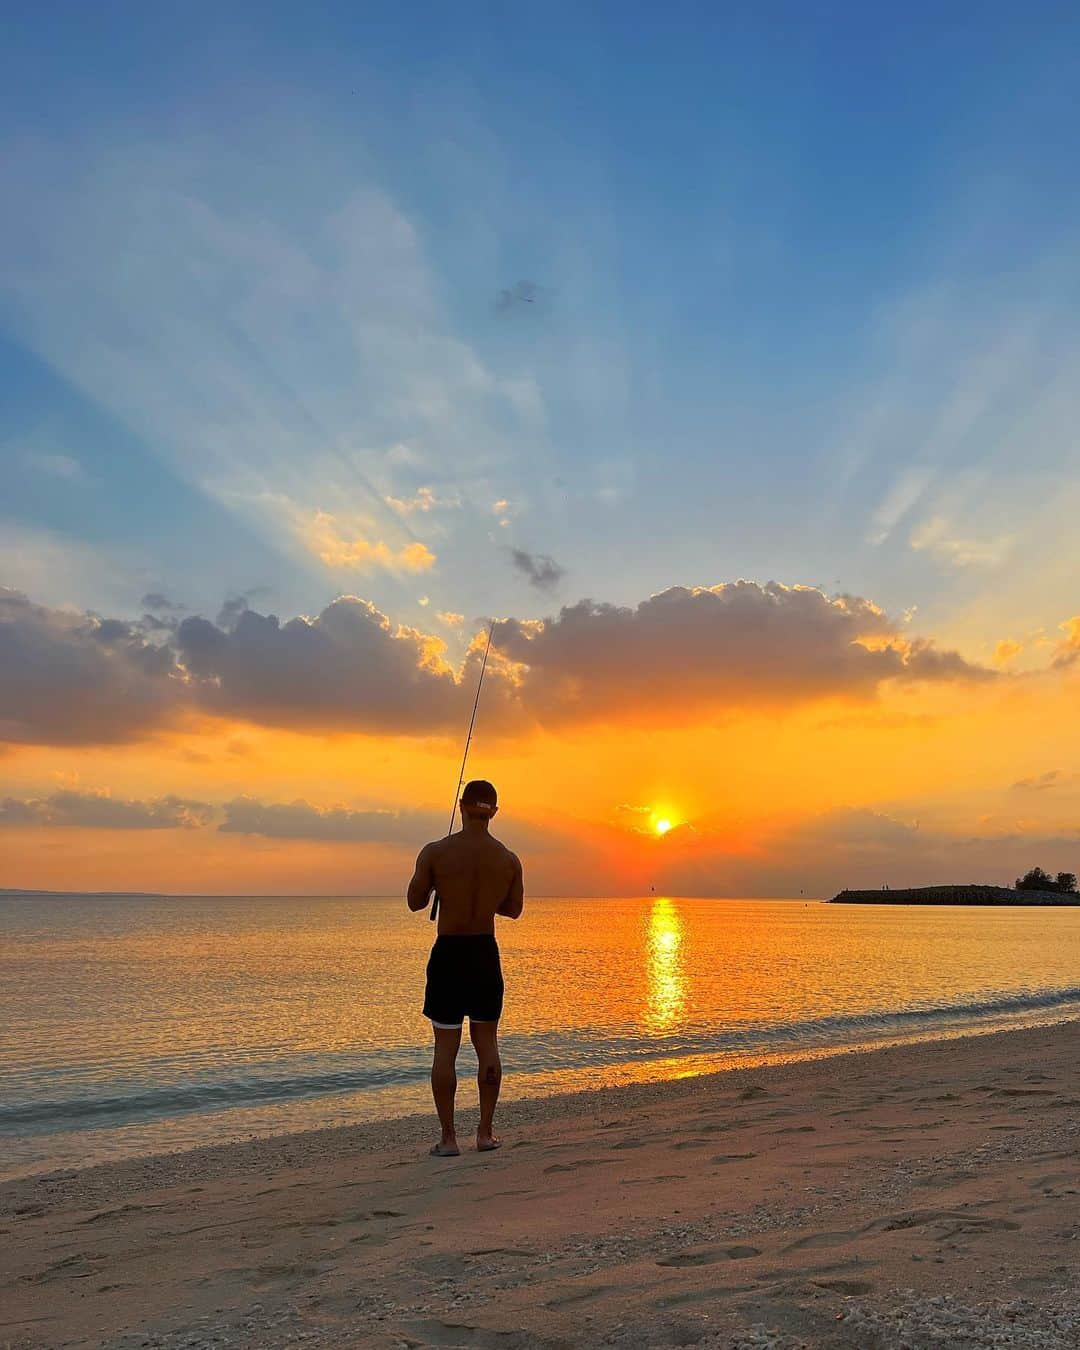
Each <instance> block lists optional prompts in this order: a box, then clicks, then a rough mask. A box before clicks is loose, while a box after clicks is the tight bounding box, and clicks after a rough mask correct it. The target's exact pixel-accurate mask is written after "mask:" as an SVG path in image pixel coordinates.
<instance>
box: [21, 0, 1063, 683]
mask: <svg viewBox="0 0 1080 1350" xmlns="http://www.w3.org/2000/svg"><path fill="white" fill-rule="evenodd" d="M9 13H10V14H11V16H12V17H11V18H10V20H9V24H10V28H11V32H10V33H9V35H8V36H9V40H8V41H7V42H6V44H5V45H6V54H5V56H4V57H3V64H4V70H3V79H2V80H0V118H2V122H3V126H4V127H5V132H4V136H3V162H2V169H0V173H2V175H3V179H4V196H5V201H6V202H7V203H8V206H7V208H6V210H5V214H4V219H3V221H0V249H2V253H0V281H2V283H3V286H2V289H3V299H2V302H0V455H2V457H3V468H4V482H5V492H4V500H3V504H2V506H0V543H2V545H3V552H4V554H5V558H6V568H7V570H8V573H9V576H8V577H7V578H6V580H8V582H9V584H13V585H15V586H17V587H18V588H20V589H23V590H26V591H28V592H29V593H31V594H32V595H33V597H34V598H35V599H39V600H41V601H43V602H46V603H50V604H60V603H71V604H75V605H78V606H86V607H90V608H94V609H98V610H101V611H103V612H109V613H122V614H133V613H136V612H137V611H138V608H139V601H140V598H141V596H142V595H143V594H144V593H145V592H147V591H151V590H155V591H162V592H164V593H165V594H167V595H169V596H170V597H171V598H173V599H175V600H176V601H177V602H179V603H182V604H184V605H185V606H187V607H189V608H191V609H195V610H198V611H201V612H204V613H209V614H212V613H213V612H214V611H215V610H216V608H217V606H218V605H219V604H220V603H221V601H222V600H223V599H224V598H225V597H226V596H227V595H230V594H237V593H245V594H253V595H256V596H257V597H259V598H260V603H261V605H262V606H263V607H265V608H273V609H275V610H276V611H277V612H280V613H294V612H298V611H303V612H314V611H317V610H318V609H321V608H322V606H323V605H325V604H326V603H327V602H328V601H329V600H330V599H331V598H332V597H333V596H334V595H335V594H337V593H338V592H341V591H346V592H352V593H356V594H360V595H362V596H365V597H367V598H370V599H372V600H374V601H375V602H376V603H377V604H378V605H379V606H380V608H382V609H384V610H386V611H387V612H388V613H390V614H392V615H393V616H394V618H395V619H399V620H402V621H405V622H410V623H415V624H417V625H422V626H426V627H428V628H430V627H431V626H432V624H431V619H430V615H432V614H433V613H434V612H435V611H436V610H443V611H454V612H462V613H464V614H465V615H466V616H468V617H470V618H471V617H473V616H475V615H479V614H485V613H488V612H492V611H495V612H500V613H513V614H517V615H530V614H543V613H546V612H550V611H551V610H552V609H553V608H555V607H557V606H558V605H559V604H561V603H568V602H571V601H573V600H576V599H578V598H580V597H581V596H584V595H589V596H592V597H594V598H596V599H602V600H611V601H615V602H619V603H623V604H636V603H637V602H638V601H640V600H641V599H642V598H644V597H645V596H647V595H649V594H650V593H652V592H655V591H658V590H661V589H663V588H664V587H667V586H671V585H676V584H684V585H708V584H712V583H715V582H720V581H726V580H731V579H733V578H736V577H749V578H752V579H755V580H760V581H766V580H769V579H776V580H778V581H782V582H787V583H797V582H798V583H808V584H817V585H821V586H823V587H824V588H826V589H827V590H830V591H831V590H844V591H850V592H853V593H857V594H860V595H864V596H867V597H868V598H870V599H871V600H873V601H875V602H876V603H878V604H881V605H883V606H885V607H886V608H887V609H888V610H889V611H890V612H892V613H894V614H896V615H900V614H903V613H904V612H905V611H910V610H912V609H914V610H916V611H917V612H918V614H919V616H920V623H921V624H922V625H923V626H924V627H925V628H926V629H928V630H929V631H931V632H933V633H934V634H936V635H939V636H940V637H942V638H943V639H946V640H948V641H950V642H952V643H954V644H955V645H958V646H959V647H960V648H961V649H962V650H963V651H965V652H966V653H968V654H970V655H971V656H973V657H975V658H979V659H986V657H987V655H988V653H989V651H990V650H991V649H992V647H993V645H994V643H995V642H996V641H998V640H999V639H1001V638H1003V637H1006V636H1015V637H1018V638H1022V637H1023V636H1024V635H1026V634H1028V633H1030V632H1033V631H1036V630H1038V629H1040V628H1042V629H1046V630H1051V629H1053V628H1054V626H1055V625H1056V624H1057V623H1058V622H1060V621H1061V620H1062V619H1063V618H1065V617H1067V616H1068V614H1070V613H1072V612H1074V610H1075V602H1074V597H1070V595H1069V588H1070V587H1071V585H1072V579H1073V577H1074V575H1075V563H1076V545H1075V543H1074V542H1073V538H1074V536H1075V528H1074V522H1075V519H1076V507H1077V505H1078V500H1077V497H1078V494H1077V490H1076V487H1075V479H1076V475H1075V472H1074V470H1075V465H1076V430H1075V428H1076V413H1077V402H1078V396H1077V393H1076V390H1077V388H1080V381H1078V380H1077V375H1078V373H1080V371H1078V364H1080V362H1078V355H1080V347H1078V339H1080V332H1078V327H1080V325H1078V322H1077V318H1076V315H1077V313H1078V312H1080V311H1078V309H1077V304H1076V301H1077V299H1078V282H1080V255H1078V252H1077V244H1078V237H1077V236H1078V228H1077V226H1078V209H1077V208H1078V200H1077V198H1078V191H1080V189H1078V187H1077V180H1076V174H1075V145H1074V139H1075V126H1076V113H1077V94H1076V90H1077V88H1078V87H1080V56H1078V52H1080V46H1078V44H1077V38H1078V36H1080V20H1078V19H1077V18H1076V16H1075V11H1074V10H1073V9H1072V7H1070V6H1065V5H1050V4H1041V5H1040V4H1035V5H1024V6H1021V5H1018V4H1009V5H1004V4H998V5H992V4H989V5H974V4H972V5H953V6H949V7H948V9H947V13H946V14H945V15H944V17H943V14H942V10H941V7H939V6H930V5H915V6H909V7H906V8H905V9H903V10H900V9H896V10H893V9H889V10H886V9H885V8H884V7H879V6H870V7H867V6H860V5H854V4H850V5H828V6H822V5H817V6H807V5H794V4H790V5H779V4H778V5H768V6H760V5H755V6H750V5H743V6H724V7H720V6H705V5H683V6H675V7H668V8H667V9H665V10H664V11H660V10H657V9H655V8H654V7H634V6H628V5H620V6H615V5H601V6H592V7H589V8H588V13H583V12H582V9H581V7H577V6H573V7H571V6H565V7H563V6H548V7H543V9H540V8H537V7H513V6H469V7H466V9H465V10H464V11H462V10H460V9H456V10H453V11H451V10H450V9H448V8H447V7H444V6H431V7H422V6H412V7H402V6H376V5H364V6H354V5H322V6H310V7H303V8H301V7H297V6H291V5H289V6H286V5H276V6H275V5H259V6H244V5H234V6H230V7H229V11H228V14H227V16H225V17H223V16H222V12H221V10H220V7H218V6H208V5H191V6H187V7H185V9H184V11H183V15H182V17H181V16H180V15H179V14H178V12H177V11H170V12H168V13H166V12H165V11H164V9H162V10H160V11H158V10H157V9H156V7H153V6H151V7H147V6H135V5H108V4H103V5H97V6H94V7H92V8H90V7H87V6H83V5H79V6H74V5H71V6H65V5H54V6H51V7H49V10H48V13H47V14H43V13H42V10H41V7H40V6H31V5H16V6H14V7H12V9H11V10H10V11H9ZM523 280H526V281H529V282H532V283H534V284H535V285H536V287H537V290H536V293H535V299H534V300H533V301H532V302H526V301H521V300H517V301H512V302H511V303H510V305H509V307H507V308H506V309H505V310H503V311H502V312H500V311H499V309H498V306H497V303H496V301H497V297H498V296H499V294H500V292H502V291H504V290H507V289H510V290H512V289H513V288H514V287H515V286H516V284H517V283H518V282H520V281H523ZM422 489H429V492H428V493H427V495H426V496H425V495H424V494H423V493H422V491H421V490H422ZM388 498H393V499H394V500H395V501H396V502H397V503H399V505H397V506H395V505H394V504H393V503H391V502H389V501H388V500H387V499H388ZM402 503H404V504H405V505H400V504H402ZM497 503H505V505H504V506H500V507H498V508H497V507H496V504H497ZM410 504H411V508H412V509H409V506H410ZM425 507H426V508H427V509H425ZM502 522H505V523H502ZM357 540H363V541H365V548H363V549H359V550H358V549H357V548H356V546H355V545H356V541H357ZM417 543H422V544H423V546H424V548H425V549H426V550H427V551H428V552H429V553H430V554H432V555H434V557H435V561H434V563H433V564H432V565H431V566H430V567H426V568H423V569H420V570H410V568H409V567H408V566H405V565H403V561H402V560H403V559H404V557H405V556H406V555H405V551H406V550H407V549H408V548H409V547H410V545H412V544H417ZM378 544H382V545H384V546H385V547H384V550H383V552H382V553H381V554H378V553H377V554H375V555H372V554H371V553H370V549H368V548H367V546H368V545H378ZM511 548H518V549H523V550H527V551H529V552H531V553H534V554H548V555H550V556H551V557H553V558H554V559H555V560H556V561H557V563H558V564H559V565H560V566H561V567H563V568H564V569H565V576H564V577H563V579H562V580H561V582H559V584H558V585H557V586H556V587H554V588H549V589H548V590H546V591H545V590H537V589H535V588H533V587H530V585H529V584H528V581H527V579H526V577H525V576H524V574H522V573H521V572H519V571H517V570H516V569H515V568H514V567H513V566H512V565H511V561H510V552H509V550H510V549H511ZM328 559H329V561H328ZM425 599H427V600H428V601H429V603H428V604H427V605H425V604H423V603H421V602H422V601H423V600H425Z"/></svg>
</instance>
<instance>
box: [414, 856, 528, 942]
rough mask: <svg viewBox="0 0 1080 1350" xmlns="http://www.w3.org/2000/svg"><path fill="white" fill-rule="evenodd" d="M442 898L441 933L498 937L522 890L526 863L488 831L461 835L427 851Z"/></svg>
mask: <svg viewBox="0 0 1080 1350" xmlns="http://www.w3.org/2000/svg"><path fill="white" fill-rule="evenodd" d="M424 854H427V855H428V865H429V867H430V876H431V883H432V886H433V887H434V889H435V893H436V895H438V897H439V933H440V934H445V935H451V934H464V933H493V932H494V931H495V915H496V914H497V913H498V912H499V909H500V907H501V906H503V905H504V904H506V903H507V901H512V900H513V898H514V890H515V886H519V885H520V877H521V863H520V862H519V861H518V859H517V857H516V855H515V854H513V853H511V852H510V850H509V849H508V848H507V847H506V846H505V844H501V843H500V842H499V841H498V839H495V838H493V837H492V836H491V835H490V834H489V833H488V832H487V831H486V830H485V831H483V832H480V831H471V830H462V831H460V832H459V833H458V834H451V835H448V836H447V838H445V839H439V840H437V841H436V842H435V843H433V844H428V845H427V847H426V848H425V849H424Z"/></svg>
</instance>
